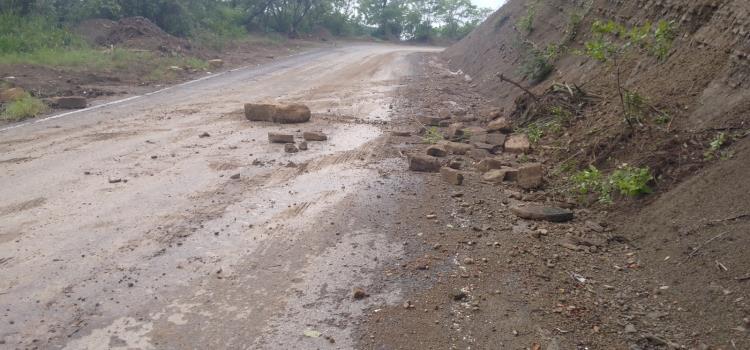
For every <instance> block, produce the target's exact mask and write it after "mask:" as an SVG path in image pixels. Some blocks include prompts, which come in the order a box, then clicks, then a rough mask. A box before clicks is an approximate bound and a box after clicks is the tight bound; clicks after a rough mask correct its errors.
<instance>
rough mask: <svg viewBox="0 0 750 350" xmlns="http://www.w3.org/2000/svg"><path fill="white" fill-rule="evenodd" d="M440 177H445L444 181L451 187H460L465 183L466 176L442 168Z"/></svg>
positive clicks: (454, 170)
mask: <svg viewBox="0 0 750 350" xmlns="http://www.w3.org/2000/svg"><path fill="white" fill-rule="evenodd" d="M440 175H441V176H442V177H443V180H445V182H447V183H449V184H451V185H457V186H460V185H461V184H463V183H464V174H462V173H461V172H460V171H458V170H456V169H453V168H448V167H442V168H440Z"/></svg>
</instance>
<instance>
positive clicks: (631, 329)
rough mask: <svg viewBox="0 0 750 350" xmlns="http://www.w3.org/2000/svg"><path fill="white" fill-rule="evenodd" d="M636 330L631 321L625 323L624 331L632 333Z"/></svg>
mask: <svg viewBox="0 0 750 350" xmlns="http://www.w3.org/2000/svg"><path fill="white" fill-rule="evenodd" d="M637 331H638V330H636V329H635V326H634V325H633V324H631V323H628V324H626V325H625V333H627V334H633V333H635V332H637Z"/></svg>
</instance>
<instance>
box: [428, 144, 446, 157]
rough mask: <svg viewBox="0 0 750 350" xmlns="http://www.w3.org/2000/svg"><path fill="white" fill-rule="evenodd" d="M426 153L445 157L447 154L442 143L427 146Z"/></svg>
mask: <svg viewBox="0 0 750 350" xmlns="http://www.w3.org/2000/svg"><path fill="white" fill-rule="evenodd" d="M426 153H427V155H428V156H433V157H445V156H447V155H448V150H446V149H445V146H443V145H432V146H430V147H427V151H426Z"/></svg>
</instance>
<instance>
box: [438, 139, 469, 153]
mask: <svg viewBox="0 0 750 350" xmlns="http://www.w3.org/2000/svg"><path fill="white" fill-rule="evenodd" d="M441 145H443V146H445V149H446V150H448V152H450V153H453V154H458V155H464V154H466V153H467V152H469V151H470V150H472V149H473V148H474V146H472V145H469V144H466V143H460V142H443V143H441Z"/></svg>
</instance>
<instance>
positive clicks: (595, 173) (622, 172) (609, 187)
mask: <svg viewBox="0 0 750 350" xmlns="http://www.w3.org/2000/svg"><path fill="white" fill-rule="evenodd" d="M653 179H654V177H653V175H651V170H649V168H648V167H645V168H638V167H633V166H630V165H627V164H623V165H621V166H620V167H618V168H617V169H616V170H615V171H613V172H612V173H611V174H610V175H609V176H607V177H605V176H604V175H603V174H602V173H601V171H599V169H597V168H596V167H595V166H593V165H590V166H589V167H588V169H584V170H581V171H578V172H576V173H575V174H573V176H571V178H570V181H571V182H572V187H573V189H574V191H575V192H577V193H578V194H579V195H581V196H586V195H589V194H596V195H597V196H598V197H599V198H598V200H599V202H600V203H604V204H610V203H612V192H613V191H615V190H617V192H618V193H619V194H620V195H622V196H628V197H636V196H639V195H643V194H648V193H651V192H652V190H651V188H650V187H649V186H648V183H649V182H651V180H653Z"/></svg>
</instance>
